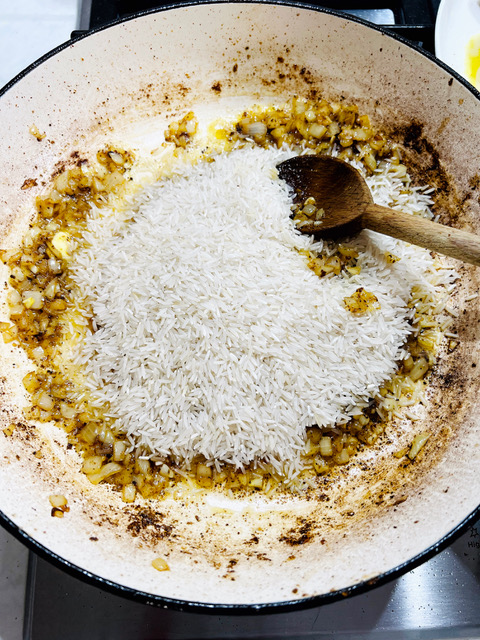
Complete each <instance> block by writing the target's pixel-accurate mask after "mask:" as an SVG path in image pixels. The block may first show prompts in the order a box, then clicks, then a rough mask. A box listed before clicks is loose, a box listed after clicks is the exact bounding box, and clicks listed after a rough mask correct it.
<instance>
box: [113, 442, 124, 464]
mask: <svg viewBox="0 0 480 640" xmlns="http://www.w3.org/2000/svg"><path fill="white" fill-rule="evenodd" d="M126 448H127V446H126V444H125V442H123V441H122V440H117V441H116V442H114V443H113V460H114V462H121V461H122V460H123V459H124V457H125V449H126Z"/></svg>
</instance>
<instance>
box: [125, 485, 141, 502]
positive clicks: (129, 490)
mask: <svg viewBox="0 0 480 640" xmlns="http://www.w3.org/2000/svg"><path fill="white" fill-rule="evenodd" d="M136 494H137V488H136V486H135V485H134V484H125V485H123V488H122V499H123V501H124V502H134V500H135V496H136Z"/></svg>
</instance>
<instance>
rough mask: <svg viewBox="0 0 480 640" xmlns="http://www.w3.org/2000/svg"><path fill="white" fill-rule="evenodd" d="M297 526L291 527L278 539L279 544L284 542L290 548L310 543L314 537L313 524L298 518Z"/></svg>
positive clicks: (305, 519)
mask: <svg viewBox="0 0 480 640" xmlns="http://www.w3.org/2000/svg"><path fill="white" fill-rule="evenodd" d="M297 522H298V526H297V527H293V528H292V529H290V530H289V531H287V533H286V534H285V535H284V536H281V537H280V542H285V543H286V544H289V545H291V546H292V547H295V546H298V545H301V544H305V543H307V542H310V541H311V540H312V538H313V537H314V535H315V524H314V522H313V521H311V520H307V518H298V520H297Z"/></svg>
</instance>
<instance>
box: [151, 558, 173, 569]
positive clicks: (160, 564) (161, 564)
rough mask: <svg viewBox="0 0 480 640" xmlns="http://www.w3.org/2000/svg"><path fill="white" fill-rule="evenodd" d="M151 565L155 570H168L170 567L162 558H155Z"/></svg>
mask: <svg viewBox="0 0 480 640" xmlns="http://www.w3.org/2000/svg"><path fill="white" fill-rule="evenodd" d="M152 567H153V568H154V569H156V570H157V571H170V567H169V566H168V564H167V562H166V560H164V559H163V558H155V560H152Z"/></svg>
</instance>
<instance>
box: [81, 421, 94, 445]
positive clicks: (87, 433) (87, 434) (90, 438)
mask: <svg viewBox="0 0 480 640" xmlns="http://www.w3.org/2000/svg"><path fill="white" fill-rule="evenodd" d="M97 431H98V425H97V423H96V422H89V423H88V424H87V425H86V426H85V427H83V429H82V430H81V431H80V433H79V435H80V437H81V439H82V440H84V441H85V442H87V443H88V444H93V443H94V442H95V440H96V438H97Z"/></svg>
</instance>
